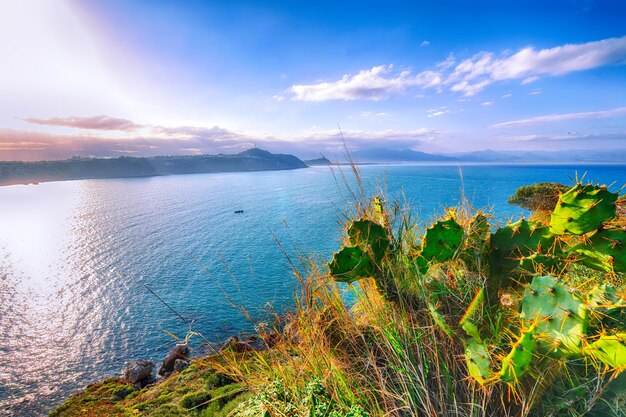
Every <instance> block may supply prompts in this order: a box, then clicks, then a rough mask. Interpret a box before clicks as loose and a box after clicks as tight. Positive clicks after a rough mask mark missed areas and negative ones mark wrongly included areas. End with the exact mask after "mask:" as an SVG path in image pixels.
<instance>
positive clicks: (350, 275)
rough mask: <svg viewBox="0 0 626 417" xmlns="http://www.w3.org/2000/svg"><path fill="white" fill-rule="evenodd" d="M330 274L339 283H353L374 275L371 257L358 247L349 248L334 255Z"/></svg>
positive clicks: (344, 248)
mask: <svg viewBox="0 0 626 417" xmlns="http://www.w3.org/2000/svg"><path fill="white" fill-rule="evenodd" d="M328 267H329V269H330V274H331V275H332V276H333V277H334V278H335V280H336V281H339V282H353V281H356V280H359V279H361V278H367V277H371V276H372V275H374V272H375V266H374V264H373V263H372V261H371V259H370V256H369V255H368V254H367V253H366V252H365V251H364V250H363V249H361V248H359V247H358V246H347V247H343V248H341V249H340V250H339V251H338V252H335V253H334V254H333V259H332V261H331V262H330V263H329V264H328Z"/></svg>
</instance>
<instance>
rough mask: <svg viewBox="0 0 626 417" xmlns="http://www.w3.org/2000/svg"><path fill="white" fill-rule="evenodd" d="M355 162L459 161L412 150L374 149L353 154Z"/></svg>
mask: <svg viewBox="0 0 626 417" xmlns="http://www.w3.org/2000/svg"><path fill="white" fill-rule="evenodd" d="M351 156H352V159H353V160H354V161H355V162H370V163H376V162H454V161H456V160H457V159H456V158H454V157H450V156H443V155H436V154H429V153H425V152H420V151H414V150H412V149H403V150H395V149H385V148H372V149H364V150H360V151H355V152H352V153H351Z"/></svg>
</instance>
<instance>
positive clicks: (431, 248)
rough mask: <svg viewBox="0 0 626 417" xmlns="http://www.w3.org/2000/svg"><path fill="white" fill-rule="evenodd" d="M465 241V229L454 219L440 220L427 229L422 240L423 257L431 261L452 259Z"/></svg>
mask: <svg viewBox="0 0 626 417" xmlns="http://www.w3.org/2000/svg"><path fill="white" fill-rule="evenodd" d="M462 241H463V228H462V227H461V226H460V225H459V224H458V223H457V222H456V221H454V219H448V220H440V221H438V222H437V223H435V224H434V225H433V226H432V227H429V228H428V229H426V234H425V235H424V239H423V240H422V256H423V257H424V258H426V259H427V260H429V261H436V262H445V261H447V260H449V259H452V257H453V256H454V254H455V253H456V251H457V250H458V249H459V247H460V246H461V242H462Z"/></svg>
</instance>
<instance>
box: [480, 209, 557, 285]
mask: <svg viewBox="0 0 626 417" xmlns="http://www.w3.org/2000/svg"><path fill="white" fill-rule="evenodd" d="M554 249H555V237H554V236H553V235H552V234H551V233H550V231H549V230H548V227H547V226H541V225H540V224H539V223H535V222H529V221H526V220H524V219H521V220H519V221H517V222H515V223H512V224H509V225H507V226H505V227H503V228H501V229H499V230H498V231H497V232H495V233H494V234H492V235H491V273H492V274H494V275H496V276H501V275H503V274H507V273H509V272H511V271H512V270H514V269H515V268H517V267H518V266H519V264H520V259H522V258H524V257H527V256H530V255H532V254H534V253H549V252H553V251H554Z"/></svg>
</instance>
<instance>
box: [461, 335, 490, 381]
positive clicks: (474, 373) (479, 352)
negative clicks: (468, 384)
mask: <svg viewBox="0 0 626 417" xmlns="http://www.w3.org/2000/svg"><path fill="white" fill-rule="evenodd" d="M465 361H466V363H467V371H468V372H469V374H470V376H471V377H472V378H474V379H475V380H476V381H477V382H478V383H479V384H481V385H484V384H485V383H486V380H487V379H488V378H489V377H490V376H491V374H492V372H491V366H490V359H489V352H488V351H487V345H486V344H485V343H484V342H477V341H476V340H474V339H468V340H467V341H466V343H465Z"/></svg>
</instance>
